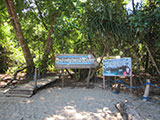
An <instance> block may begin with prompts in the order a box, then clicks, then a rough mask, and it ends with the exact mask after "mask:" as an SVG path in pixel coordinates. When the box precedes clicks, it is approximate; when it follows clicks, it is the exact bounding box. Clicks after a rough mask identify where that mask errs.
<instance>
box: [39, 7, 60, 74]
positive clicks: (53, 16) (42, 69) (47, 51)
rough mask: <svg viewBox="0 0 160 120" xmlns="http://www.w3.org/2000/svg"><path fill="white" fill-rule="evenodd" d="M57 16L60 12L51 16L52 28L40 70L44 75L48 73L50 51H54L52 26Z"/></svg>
mask: <svg viewBox="0 0 160 120" xmlns="http://www.w3.org/2000/svg"><path fill="white" fill-rule="evenodd" d="M39 11H40V9H39ZM39 14H40V13H39ZM57 15H58V12H54V13H53V14H52V15H51V18H50V24H51V28H50V30H49V33H48V39H47V41H46V45H45V49H44V54H43V58H42V61H41V65H40V69H41V72H42V74H45V73H46V72H47V66H48V64H47V62H48V56H49V53H50V51H51V50H53V49H52V40H53V38H52V34H53V33H54V30H53V29H54V28H53V27H52V25H54V24H55V20H56V17H57ZM41 20H42V21H43V19H42V17H41ZM43 24H45V23H44V22H43ZM45 26H46V25H45ZM46 29H47V28H46Z"/></svg>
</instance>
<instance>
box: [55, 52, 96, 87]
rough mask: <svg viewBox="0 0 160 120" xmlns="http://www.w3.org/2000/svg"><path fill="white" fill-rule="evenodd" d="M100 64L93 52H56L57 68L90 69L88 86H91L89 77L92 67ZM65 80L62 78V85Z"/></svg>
mask: <svg viewBox="0 0 160 120" xmlns="http://www.w3.org/2000/svg"><path fill="white" fill-rule="evenodd" d="M97 65H98V63H97V61H96V59H95V58H94V56H93V55H92V54H56V59H55V68H56V69H60V70H61V69H62V75H63V72H64V70H63V69H89V72H88V77H87V78H86V79H87V87H88V86H89V77H90V74H91V69H93V68H96V67H97ZM63 83H64V80H63V78H62V87H63Z"/></svg>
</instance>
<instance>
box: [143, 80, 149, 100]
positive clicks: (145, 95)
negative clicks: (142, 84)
mask: <svg viewBox="0 0 160 120" xmlns="http://www.w3.org/2000/svg"><path fill="white" fill-rule="evenodd" d="M146 81H147V83H150V79H147V80H146ZM149 87H150V85H149V84H147V85H146V88H145V91H144V95H143V97H145V98H146V97H148V95H149ZM143 101H147V99H143Z"/></svg>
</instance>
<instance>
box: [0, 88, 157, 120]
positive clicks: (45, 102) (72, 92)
mask: <svg viewBox="0 0 160 120" xmlns="http://www.w3.org/2000/svg"><path fill="white" fill-rule="evenodd" d="M125 99H128V100H129V101H130V102H132V103H133V104H134V106H135V107H136V110H137V111H139V113H140V115H141V116H142V117H143V119H145V120H159V119H160V105H159V104H154V103H150V102H143V101H142V100H139V99H138V98H137V97H134V96H131V95H127V94H119V95H116V94H113V92H110V91H107V90H102V89H101V88H93V89H86V88H74V89H72V88H69V87H67V88H58V87H53V88H46V89H43V90H41V91H38V93H37V94H36V95H34V96H32V97H31V98H18V97H4V96H0V120H122V118H121V115H120V113H118V111H117V110H116V108H115V104H116V103H117V102H120V101H124V100H125Z"/></svg>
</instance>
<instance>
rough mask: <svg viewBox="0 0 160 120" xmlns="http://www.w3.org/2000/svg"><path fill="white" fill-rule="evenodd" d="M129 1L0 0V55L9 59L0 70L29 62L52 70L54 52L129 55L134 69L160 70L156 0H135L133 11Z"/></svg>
mask: <svg viewBox="0 0 160 120" xmlns="http://www.w3.org/2000/svg"><path fill="white" fill-rule="evenodd" d="M128 1H129V0H4V1H1V2H0V16H1V17H0V58H1V59H4V60H5V59H6V57H7V59H8V61H7V63H6V61H5V62H1V63H0V64H1V65H0V66H1V67H2V68H3V70H2V68H1V69H0V72H2V71H3V72H4V71H5V72H13V71H14V70H15V69H17V68H18V67H20V66H21V67H22V66H32V68H33V67H40V68H41V71H42V72H44V73H46V72H47V71H48V70H54V56H55V54H56V53H68V54H69V53H82V54H85V53H91V54H93V55H94V56H95V57H96V58H98V57H101V56H106V57H109V56H122V57H132V61H133V62H132V64H133V69H134V72H135V73H136V72H140V71H143V72H147V73H151V74H155V75H158V74H159V75H160V73H158V71H159V69H160V68H159V66H160V36H159V35H160V1H159V0H149V1H143V3H134V4H133V5H134V6H133V8H134V9H133V10H131V11H129V10H128V9H127V8H126V5H127V3H128ZM130 1H131V0H130ZM132 2H133V1H132ZM10 3H13V4H10ZM7 5H8V6H7ZM12 7H13V8H15V13H16V14H13V11H12ZM9 10H10V11H9ZM10 12H11V13H12V14H10ZM16 16H17V17H16ZM14 17H15V19H14ZM16 21H17V22H19V28H20V29H19V31H18V28H17V27H15V26H16V24H17V22H16ZM17 25H18V24H17ZM20 31H21V33H22V36H24V39H23V40H22V41H23V42H24V43H26V45H27V46H24V43H23V42H21V39H22V37H20V36H19V33H20ZM23 47H25V48H26V47H28V50H29V51H28V50H25V49H24V48H23ZM4 51H5V52H4ZM29 52H30V53H29ZM30 54H31V55H30ZM27 60H28V62H27ZM32 60H33V63H32V62H31V61H32ZM29 61H30V62H29ZM6 66H7V67H6ZM6 68H7V69H6ZM11 68H12V69H11ZM30 70H31V69H30Z"/></svg>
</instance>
